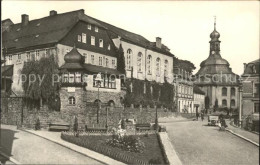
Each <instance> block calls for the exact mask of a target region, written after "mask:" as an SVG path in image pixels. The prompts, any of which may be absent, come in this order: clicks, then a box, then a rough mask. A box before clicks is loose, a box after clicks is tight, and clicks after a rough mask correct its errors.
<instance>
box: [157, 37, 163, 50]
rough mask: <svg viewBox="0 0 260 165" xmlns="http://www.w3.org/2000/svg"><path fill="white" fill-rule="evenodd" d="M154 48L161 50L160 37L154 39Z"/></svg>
mask: <svg viewBox="0 0 260 165" xmlns="http://www.w3.org/2000/svg"><path fill="white" fill-rule="evenodd" d="M156 47H157V48H160V49H161V48H162V39H161V38H160V37H156Z"/></svg>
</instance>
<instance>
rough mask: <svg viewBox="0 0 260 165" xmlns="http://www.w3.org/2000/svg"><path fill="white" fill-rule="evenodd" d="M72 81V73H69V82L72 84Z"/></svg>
mask: <svg viewBox="0 0 260 165" xmlns="http://www.w3.org/2000/svg"><path fill="white" fill-rule="evenodd" d="M74 80H75V78H74V73H69V82H70V83H74Z"/></svg>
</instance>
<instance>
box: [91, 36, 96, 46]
mask: <svg viewBox="0 0 260 165" xmlns="http://www.w3.org/2000/svg"><path fill="white" fill-rule="evenodd" d="M91 45H95V37H94V36H91Z"/></svg>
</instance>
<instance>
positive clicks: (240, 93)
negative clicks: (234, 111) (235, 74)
mask: <svg viewBox="0 0 260 165" xmlns="http://www.w3.org/2000/svg"><path fill="white" fill-rule="evenodd" d="M242 80H243V79H242V77H240V78H239V119H238V122H239V127H240V128H241V126H242V95H243V84H242Z"/></svg>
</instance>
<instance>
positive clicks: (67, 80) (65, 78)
mask: <svg viewBox="0 0 260 165" xmlns="http://www.w3.org/2000/svg"><path fill="white" fill-rule="evenodd" d="M63 82H64V83H66V82H69V79H68V74H67V73H64V74H63Z"/></svg>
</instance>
